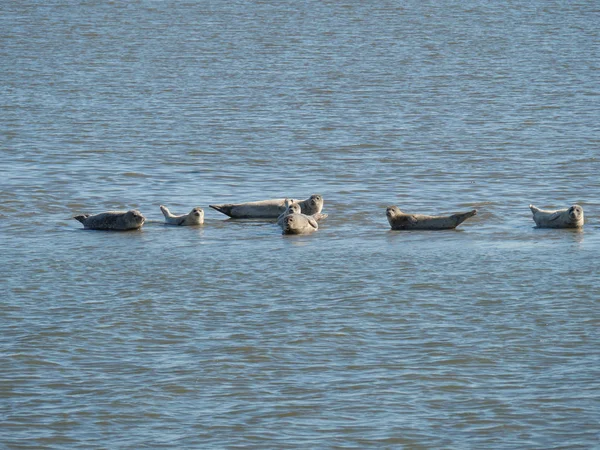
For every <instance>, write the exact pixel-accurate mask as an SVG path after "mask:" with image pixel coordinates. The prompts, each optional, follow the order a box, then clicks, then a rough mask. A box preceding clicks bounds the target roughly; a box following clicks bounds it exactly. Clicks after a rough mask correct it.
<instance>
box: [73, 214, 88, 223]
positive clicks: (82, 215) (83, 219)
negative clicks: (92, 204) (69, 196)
mask: <svg viewBox="0 0 600 450" xmlns="http://www.w3.org/2000/svg"><path fill="white" fill-rule="evenodd" d="M88 217H90V215H89V214H81V215H80V216H75V217H73V219H75V220H78V221H79V222H81V223H84V222H85V219H87V218H88Z"/></svg>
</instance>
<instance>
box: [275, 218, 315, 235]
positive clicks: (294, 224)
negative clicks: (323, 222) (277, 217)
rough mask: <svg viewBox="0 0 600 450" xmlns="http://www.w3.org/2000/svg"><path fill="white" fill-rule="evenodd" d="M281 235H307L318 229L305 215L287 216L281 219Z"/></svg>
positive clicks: (313, 221) (312, 220)
mask: <svg viewBox="0 0 600 450" xmlns="http://www.w3.org/2000/svg"><path fill="white" fill-rule="evenodd" d="M281 229H282V230H283V231H282V233H281V234H309V233H312V232H313V231H317V230H318V229H319V225H318V224H317V221H316V220H315V219H313V218H312V217H310V216H307V215H305V214H297V213H293V214H289V215H287V216H285V217H284V218H283V219H282V222H281Z"/></svg>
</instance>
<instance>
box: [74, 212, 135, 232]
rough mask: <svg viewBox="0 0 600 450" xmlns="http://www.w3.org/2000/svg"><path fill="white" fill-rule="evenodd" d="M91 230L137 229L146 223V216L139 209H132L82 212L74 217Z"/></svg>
mask: <svg viewBox="0 0 600 450" xmlns="http://www.w3.org/2000/svg"><path fill="white" fill-rule="evenodd" d="M73 218H74V219H75V220H78V221H79V222H81V223H82V224H83V227H84V228H87V229H90V230H116V231H127V230H137V229H138V228H141V227H142V225H144V222H145V221H146V218H145V217H144V216H143V215H142V213H141V212H139V211H138V210H137V209H132V210H130V211H107V212H103V213H100V214H95V215H90V214H82V215H80V216H75V217H73Z"/></svg>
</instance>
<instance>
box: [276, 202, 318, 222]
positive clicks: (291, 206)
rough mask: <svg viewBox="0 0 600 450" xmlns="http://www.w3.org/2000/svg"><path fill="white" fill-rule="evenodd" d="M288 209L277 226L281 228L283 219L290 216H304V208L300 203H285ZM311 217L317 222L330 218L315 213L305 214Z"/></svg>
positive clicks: (279, 219) (280, 217) (279, 218)
mask: <svg viewBox="0 0 600 450" xmlns="http://www.w3.org/2000/svg"><path fill="white" fill-rule="evenodd" d="M285 203H286V205H287V208H286V210H285V211H284V212H283V213H282V214H281V215H280V216H279V217H278V218H277V225H279V226H281V225H282V223H283V219H284V218H285V217H286V216H289V215H290V214H302V208H301V206H300V205H299V204H298V203H294V202H293V201H290V200H286V201H285ZM305 215H307V216H309V217H312V218H313V219H315V220H316V221H317V222H318V221H319V220H322V219H325V218H327V217H329V214H323V213H320V212H319V213H315V214H310V215H308V214H305Z"/></svg>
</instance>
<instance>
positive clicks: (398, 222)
mask: <svg viewBox="0 0 600 450" xmlns="http://www.w3.org/2000/svg"><path fill="white" fill-rule="evenodd" d="M476 214H477V210H476V209H474V210H473V211H469V212H467V213H462V214H453V215H451V216H425V215H423V214H406V213H403V212H402V211H400V209H398V207H397V206H389V207H388V208H387V210H386V215H387V219H388V222H389V223H390V226H391V227H392V230H451V229H452V228H456V227H457V226H458V225H460V224H461V223H463V222H464V221H465V220H467V219H468V218H469V217H473V216H474V215H476Z"/></svg>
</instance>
